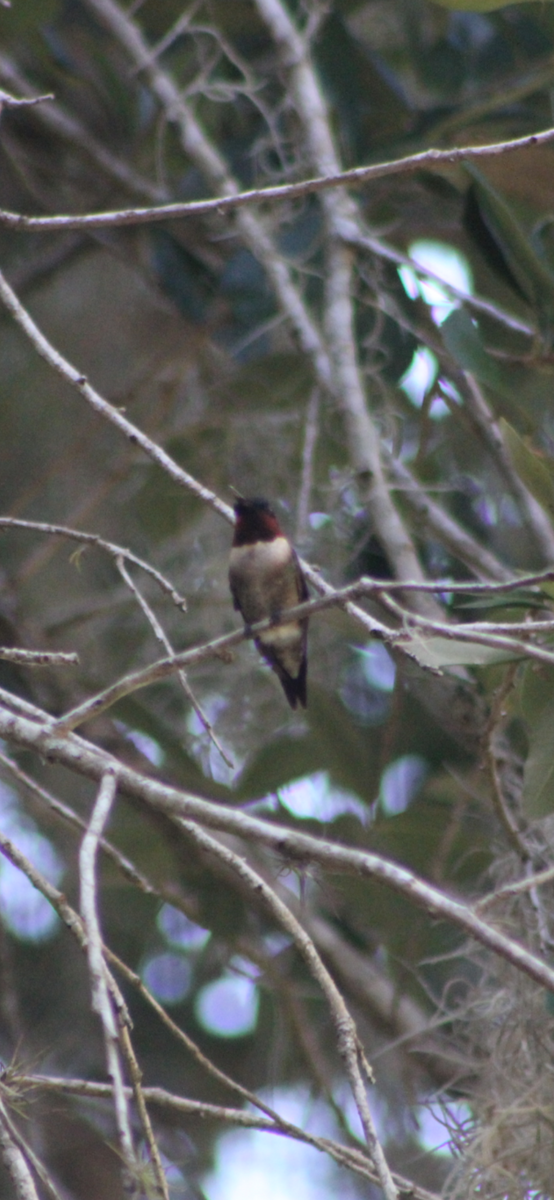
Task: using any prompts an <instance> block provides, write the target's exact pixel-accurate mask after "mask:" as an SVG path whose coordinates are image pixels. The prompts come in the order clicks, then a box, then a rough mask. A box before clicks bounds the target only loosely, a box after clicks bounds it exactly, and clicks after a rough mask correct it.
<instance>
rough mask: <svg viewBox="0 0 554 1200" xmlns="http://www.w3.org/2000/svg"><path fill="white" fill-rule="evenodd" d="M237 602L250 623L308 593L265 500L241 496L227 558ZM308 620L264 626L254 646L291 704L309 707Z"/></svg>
mask: <svg viewBox="0 0 554 1200" xmlns="http://www.w3.org/2000/svg"><path fill="white" fill-rule="evenodd" d="M229 586H230V588H231V594H232V597H233V604H234V606H235V608H236V609H238V610H239V612H240V613H241V614H242V617H243V620H244V623H245V625H246V627H247V628H248V627H249V626H250V625H254V624H255V623H256V621H262V620H264V618H266V617H272V618H273V619H274V620H276V619H277V618H279V617H281V616H282V614H283V613H284V612H286V610H287V608H292V607H293V606H294V605H295V604H301V603H302V602H303V601H304V600H307V599H308V598H309V592H308V587H307V584H306V580H305V578H304V575H303V573H302V570H301V567H300V563H299V561H298V556H297V554H296V551H295V550H294V548H293V546H292V545H291V543H290V542H289V540H288V538H287V537H286V536H285V534H284V533H283V531H282V529H281V526H280V525H279V522H278V520H277V517H276V516H275V513H274V512H273V509H272V508H270V505H269V503H268V501H267V500H264V499H262V498H261V497H256V498H253V499H250V500H247V499H244V498H242V497H241V498H239V499H238V500H237V501H236V503H235V536H234V538H233V545H232V548H231V555H230V559H229ZM307 638H308V621H307V619H304V620H303V621H290V622H288V623H287V624H283V625H277V626H275V628H274V629H266V630H265V632H264V633H261V634H260V635H259V637H257V638H256V640H255V645H256V648H257V649H258V650H259V652H260V654H261V655H262V656H263V657H264V658H265V660H266V662H268V663H269V665H270V667H272V669H273V670H274V671H275V674H276V675H278V677H279V679H280V682H281V684H282V687H283V691H284V693H285V696H286V697H287V700H288V702H289V704H290V706H291V708H296V707H297V705H298V703H299V702H300V704H301V705H302V707H303V708H306V672H307V667H308V658H307V649H306V647H307Z"/></svg>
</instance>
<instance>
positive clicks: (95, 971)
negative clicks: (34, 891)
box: [79, 770, 137, 1179]
mask: <svg viewBox="0 0 554 1200" xmlns="http://www.w3.org/2000/svg"><path fill="white" fill-rule="evenodd" d="M116 793H117V775H116V773H115V771H113V770H111V771H106V773H105V775H104V776H103V777H102V780H101V783H100V788H99V791H98V795H97V798H96V801H95V804H94V807H93V810H92V813H91V816H90V820H89V823H88V827H87V832H86V833H85V836H84V838H83V841H82V843H81V850H80V853H79V875H80V895H81V914H82V917H83V922H84V925H85V930H86V935H87V957H88V964H89V972H90V979H91V985H92V1007H93V1010H94V1012H96V1013H97V1014H98V1016H99V1017H100V1020H101V1023H102V1029H103V1031H104V1044H105V1048H106V1067H107V1072H108V1075H109V1077H110V1079H111V1081H112V1086H113V1098H114V1109H115V1118H116V1125H117V1130H118V1135H119V1145H120V1149H121V1154H122V1157H123V1161H124V1163H125V1167H126V1170H127V1172H128V1173H129V1176H130V1179H132V1178H133V1176H134V1175H135V1173H136V1165H137V1164H136V1156H135V1150H134V1146H133V1138H132V1134H131V1120H130V1115H129V1112H128V1107H127V1101H126V1097H125V1092H124V1084H123V1074H122V1070H121V1063H120V1059H119V1039H118V1032H117V1022H116V1019H115V1016H114V1011H113V1008H112V1001H111V999H110V994H109V989H108V984H107V980H106V968H105V964H104V956H103V953H102V938H101V933H100V925H99V921H98V914H97V902H96V855H97V851H98V843H99V840H100V838H101V836H102V833H103V830H104V826H105V824H106V821H107V819H108V817H109V814H110V810H111V808H112V805H113V803H114V800H115V797H116Z"/></svg>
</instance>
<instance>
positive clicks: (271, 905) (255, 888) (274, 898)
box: [181, 821, 398, 1200]
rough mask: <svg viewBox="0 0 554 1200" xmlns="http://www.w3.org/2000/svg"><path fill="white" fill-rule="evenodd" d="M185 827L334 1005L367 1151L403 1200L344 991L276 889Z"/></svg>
mask: <svg viewBox="0 0 554 1200" xmlns="http://www.w3.org/2000/svg"><path fill="white" fill-rule="evenodd" d="M181 824H182V827H183V829H185V830H186V832H187V833H188V835H189V836H190V838H191V839H192V841H193V842H194V843H195V844H196V845H198V846H200V847H201V848H202V850H204V851H206V852H207V853H208V855H209V856H210V857H211V856H215V857H216V858H217V859H219V861H220V862H223V863H224V864H225V865H226V866H227V867H230V868H231V870H232V871H233V873H234V874H236V875H238V876H239V878H240V879H241V881H242V882H243V883H244V884H246V887H247V888H248V890H249V891H251V892H252V893H253V894H254V895H255V896H256V897H257V898H258V899H259V898H262V899H263V901H264V903H265V905H266V907H267V908H268V909H269V911H270V913H271V915H272V917H273V919H274V920H275V921H276V922H277V924H278V925H280V927H281V928H282V929H284V930H285V931H286V932H287V934H288V935H289V936H290V937H291V938H292V940H293V942H294V944H295V946H296V948H297V950H298V952H299V953H300V955H301V956H302V958H303V959H304V962H305V963H306V965H307V967H308V970H309V971H310V973H311V974H312V975H313V978H314V979H315V980H316V982H317V984H318V986H319V987H320V988H321V990H322V992H323V994H324V996H325V998H326V1000H327V1004H328V1005H329V1010H330V1013H331V1017H332V1021H333V1024H334V1026H335V1032H336V1037H337V1048H338V1051H339V1055H340V1057H341V1058H342V1060H343V1063H344V1066H345V1069H346V1074H347V1078H348V1081H349V1084H350V1087H351V1089H352V1094H353V1097H354V1101H355V1104H356V1108H357V1110H358V1115H359V1117H360V1121H361V1124H362V1129H363V1130H364V1134H365V1138H366V1142H367V1145H368V1149H369V1152H370V1154H371V1157H372V1159H373V1163H374V1165H375V1168H376V1170H377V1174H378V1176H379V1182H380V1184H381V1187H382V1188H383V1191H384V1193H385V1196H386V1198H387V1200H398V1192H397V1189H396V1186H395V1184H394V1181H393V1179H392V1176H391V1173H390V1169H389V1166H388V1163H387V1161H386V1158H385V1155H384V1153H383V1150H382V1147H381V1144H380V1142H379V1139H378V1137H377V1134H376V1131H375V1127H374V1124H373V1119H372V1117H371V1113H370V1111H369V1105H368V1102H367V1096H366V1087H365V1083H364V1079H363V1075H362V1070H363V1067H364V1066H365V1067H366V1070H368V1071H369V1068H367V1064H366V1062H365V1058H364V1053H363V1049H362V1047H361V1043H360V1040H359V1037H358V1033H357V1030H356V1026H355V1024H354V1021H353V1019H352V1017H351V1016H350V1013H349V1012H348V1009H347V1007H346V1004H345V1002H344V1000H343V998H342V996H341V993H340V991H339V989H338V988H337V986H336V984H335V982H334V980H333V978H332V976H331V975H330V974H329V972H328V970H327V968H326V967H325V966H324V964H323V962H322V960H321V958H320V956H319V954H318V953H317V950H316V948H315V946H314V943H313V941H312V939H311V938H310V937H309V936H308V934H307V933H306V931H305V929H304V928H303V927H302V925H301V924H300V922H299V921H297V919H296V917H295V916H293V914H292V912H291V911H290V909H289V908H288V906H287V905H286V904H284V902H283V901H282V900H281V899H280V898H279V896H278V895H277V893H276V892H275V891H274V889H273V888H272V887H270V886H269V884H268V883H266V881H265V880H264V879H263V878H262V876H261V875H259V874H258V873H257V872H256V871H254V870H253V868H252V867H251V866H250V865H249V864H248V863H247V862H245V860H244V859H243V858H241V857H240V856H239V855H238V854H235V852H234V851H233V850H231V849H230V848H229V847H228V846H224V845H223V844H222V843H221V842H220V841H218V840H217V839H216V838H214V837H212V835H211V834H209V833H206V832H205V830H203V829H199V828H198V826H197V825H195V824H194V823H193V822H191V821H183V822H182V823H181Z"/></svg>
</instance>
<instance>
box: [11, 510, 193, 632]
mask: <svg viewBox="0 0 554 1200" xmlns="http://www.w3.org/2000/svg"><path fill="white" fill-rule="evenodd" d="M2 529H27V530H29V531H30V532H33V531H34V532H36V533H45V534H52V535H53V536H54V537H64V538H69V540H70V541H74V542H81V543H82V544H83V545H88V546H98V548H99V549H100V550H105V551H106V553H107V554H109V555H110V556H111V558H114V559H115V561H116V563H117V560H118V559H124V560H125V561H127V562H130V563H132V564H133V566H135V567H140V569H141V571H145V573H146V574H147V575H151V577H152V579H155V580H156V583H157V584H158V585H159V587H160V588H161V590H162V591H163V592H165V593H166V594H167V595H168V596H169V597H170V599H171V600H172V601H173V604H175V605H176V607H177V608H180V609H182V610H183V611H186V607H187V602H186V600H185V599H184V597H183V596H181V595H180V594H179V592H177V591H176V590H175V588H174V587H173V584H171V583H170V582H169V580H168V579H166V578H165V576H164V575H162V574H161V572H160V571H157V570H156V568H155V567H153V566H151V564H150V563H147V562H145V561H144V559H142V558H138V556H137V555H136V554H133V553H132V551H131V550H125V549H124V547H123V546H116V545H115V544H114V543H113V542H107V541H106V540H105V538H101V537H99V535H98V534H97V533H85V532H84V530H82V529H69V528H68V527H67V526H66V525H50V524H45V523H44V522H43V521H23V520H21V519H20V518H19V517H0V530H2Z"/></svg>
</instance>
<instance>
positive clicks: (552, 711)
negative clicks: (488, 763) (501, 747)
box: [523, 693, 554, 817]
mask: <svg viewBox="0 0 554 1200" xmlns="http://www.w3.org/2000/svg"><path fill="white" fill-rule="evenodd" d="M553 733H554V696H553V695H552V693H551V697H550V701H549V703H548V704H546V705H545V707H544V708H543V710H542V713H541V716H540V717H539V719H538V720H537V721H536V722H535V723H534V725H533V728H532V731H531V744H530V748H529V753H528V755H527V760H526V763H525V768H524V772H523V809H524V812H525V813H526V815H527V816H528V817H545V816H546V815H547V813H550V812H553V811H554V737H553Z"/></svg>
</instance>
